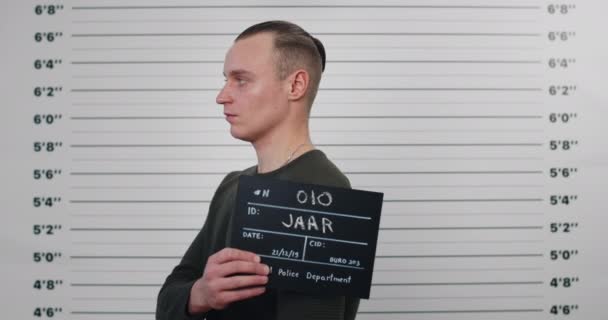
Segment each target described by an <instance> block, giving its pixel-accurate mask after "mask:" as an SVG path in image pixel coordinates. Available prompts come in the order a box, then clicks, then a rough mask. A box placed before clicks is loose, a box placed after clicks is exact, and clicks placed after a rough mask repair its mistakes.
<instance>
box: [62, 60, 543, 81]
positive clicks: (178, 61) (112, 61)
mask: <svg viewBox="0 0 608 320" xmlns="http://www.w3.org/2000/svg"><path fill="white" fill-rule="evenodd" d="M198 63H201V64H207V63H217V64H223V63H224V61H223V60H93V61H86V60H83V61H71V62H70V64H75V65H90V64H198ZM327 63H357V64H361V63H442V64H443V63H445V64H456V63H465V64H486V63H487V64H541V63H542V61H541V60H327ZM366 75H367V74H366ZM160 76H165V75H160ZM166 76H168V75H166ZM187 76H203V75H187ZM206 76H210V77H215V75H211V74H209V75H206ZM395 76H400V75H395Z"/></svg>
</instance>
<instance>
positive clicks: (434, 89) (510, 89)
mask: <svg viewBox="0 0 608 320" xmlns="http://www.w3.org/2000/svg"><path fill="white" fill-rule="evenodd" d="M220 90H221V88H103V89H102V88H83V89H71V90H70V91H71V92H79V93H91V92H197V91H200V92H207V91H213V92H219V91H220ZM319 90H320V91H467V92H470V91H482V92H488V91H499V92H539V91H543V89H542V88H450V87H445V88H432V87H429V88H394V87H393V88H319Z"/></svg>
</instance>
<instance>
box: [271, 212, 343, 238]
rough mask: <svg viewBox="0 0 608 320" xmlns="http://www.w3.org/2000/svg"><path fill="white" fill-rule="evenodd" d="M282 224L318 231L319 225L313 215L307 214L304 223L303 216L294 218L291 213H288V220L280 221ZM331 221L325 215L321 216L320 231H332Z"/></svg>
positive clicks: (288, 226)
mask: <svg viewBox="0 0 608 320" xmlns="http://www.w3.org/2000/svg"><path fill="white" fill-rule="evenodd" d="M281 223H282V224H283V226H285V227H286V228H293V229H300V230H308V231H312V230H315V231H319V225H318V224H317V219H316V218H315V216H309V217H308V219H306V223H304V217H303V216H296V218H295V219H294V215H293V214H292V213H290V214H289V222H285V221H281ZM332 224H333V222H332V221H331V220H329V219H327V218H325V217H322V218H321V232H323V233H324V234H325V232H326V231H329V232H334V229H333V227H332Z"/></svg>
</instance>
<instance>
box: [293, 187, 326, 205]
mask: <svg viewBox="0 0 608 320" xmlns="http://www.w3.org/2000/svg"><path fill="white" fill-rule="evenodd" d="M296 198H297V199H298V202H299V203H301V204H305V203H308V193H306V191H304V190H298V193H297V194H296ZM310 200H311V203H312V205H313V206H314V205H316V204H317V203H319V204H320V205H322V206H324V207H329V206H330V205H331V203H332V201H333V197H332V196H331V193H329V192H327V191H325V192H322V193H321V194H319V195H318V196H316V195H315V191H314V190H311V191H310Z"/></svg>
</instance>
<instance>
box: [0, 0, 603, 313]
mask: <svg viewBox="0 0 608 320" xmlns="http://www.w3.org/2000/svg"><path fill="white" fill-rule="evenodd" d="M607 13H608V4H607V3H606V2H605V1H599V0H596V1H541V0H538V1H536V0H502V1H498V0H484V1H481V0H449V1H447V0H443V1H442V0H425V1H413V0H412V1H410V0H399V1H397V0H394V1H389V0H383V1H363V0H357V1H329V0H327V1H313V2H311V1H275V0H266V1H257V0H256V1H194V0H176V1H162V0H122V1H118V0H86V1H85V0H73V1H62V0H57V1H46V2H45V1H30V0H24V1H16V0H9V1H4V2H3V6H2V10H1V11H0V14H1V15H2V19H1V20H0V21H1V22H0V34H1V35H2V43H3V45H2V59H0V61H1V62H0V63H1V64H2V73H1V78H0V79H1V81H2V82H1V85H0V88H1V89H0V90H1V94H2V110H3V112H4V114H3V116H2V117H0V119H1V120H0V121H2V130H3V134H2V135H1V136H0V137H1V138H0V140H1V141H2V150H3V153H2V155H3V162H2V163H3V170H2V192H1V193H0V194H1V195H2V206H3V208H2V217H3V221H4V229H3V230H2V232H1V233H0V234H1V237H2V241H1V242H0V243H1V244H0V248H2V262H1V263H0V265H1V266H2V276H3V278H2V283H3V286H2V290H1V291H0V292H1V294H2V301H3V302H4V304H3V308H2V312H3V317H4V318H7V319H11V318H14V319H82V320H87V319H91V320H93V319H96V320H97V319H121V320H122V319H125V320H143V319H147V320H148V319H154V310H155V305H156V296H157V293H158V291H159V289H160V286H161V284H162V283H163V281H164V279H165V277H166V276H167V275H168V274H169V273H170V271H171V269H172V268H173V267H174V266H175V265H176V264H177V263H178V262H179V260H180V258H181V257H182V255H183V253H184V252H185V250H186V248H187V247H188V245H189V244H190V243H191V241H192V240H193V239H194V237H195V235H196V234H197V233H198V231H199V230H200V228H201V227H202V225H203V222H204V219H205V217H206V216H207V210H208V206H209V201H210V199H211V197H212V195H213V193H214V191H215V188H216V187H217V185H218V184H219V183H220V181H221V180H222V178H223V177H224V176H225V175H226V174H227V173H228V172H230V171H234V170H242V169H244V168H247V167H250V166H252V165H255V164H256V157H255V154H254V151H253V149H252V148H251V146H250V145H248V144H247V143H245V142H242V141H238V140H235V139H233V138H232V137H231V136H230V134H229V130H228V129H229V126H228V124H227V123H226V121H225V120H224V118H223V108H222V106H218V105H216V104H215V97H216V95H217V93H218V92H219V89H220V88H221V86H222V85H223V81H222V80H223V76H222V68H223V59H224V55H225V53H226V51H227V50H228V48H229V47H230V45H231V43H232V42H233V40H234V38H235V37H236V35H237V34H238V33H240V32H241V31H242V30H244V29H245V28H246V27H248V26H250V25H252V24H254V23H257V22H261V21H264V20H271V19H283V20H289V21H293V22H295V23H297V24H299V25H301V26H302V27H304V28H305V29H306V30H308V31H310V32H311V33H312V34H313V35H315V36H316V37H318V38H319V39H320V40H321V41H322V42H323V43H324V44H325V47H326V51H327V67H326V71H325V72H324V76H323V80H322V83H321V86H320V90H319V94H318V95H317V98H316V101H315V104H314V106H313V108H312V114H311V123H310V126H311V132H312V139H313V142H314V143H315V145H316V147H317V148H319V149H321V150H323V151H324V152H325V153H326V154H327V155H328V157H329V158H330V159H331V160H332V161H334V162H335V163H336V164H337V166H338V167H339V168H340V169H341V170H342V171H343V172H344V173H345V174H346V175H347V176H348V178H349V179H350V182H351V184H352V187H353V188H354V189H360V190H373V191H376V192H379V193H383V194H384V199H383V200H384V201H383V204H382V220H381V223H380V231H379V235H378V243H377V249H376V258H375V263H374V271H373V277H372V285H371V291H370V299H369V300H362V301H361V305H360V308H359V313H358V316H357V319H364V320H366V319H388V320H396V319H407V320H411V319H449V320H463V319H467V320H470V319H499V320H510V319H529V320H531V319H534V320H537V319H605V318H607V316H608V310H607V309H606V306H605V303H604V301H603V300H604V296H605V292H606V289H607V288H608V280H606V277H605V275H604V273H605V272H604V270H607V268H608V265H607V264H608V263H607V262H608V257H606V253H605V250H604V248H603V244H604V243H606V241H607V240H608V239H607V238H606V225H607V224H606V222H607V219H606V216H605V213H606V212H607V210H606V209H608V208H607V205H606V203H607V202H606V197H605V195H604V193H605V190H606V189H607V183H606V179H608V168H607V165H608V154H607V150H608V148H607V146H606V138H605V137H606V134H605V133H606V130H605V129H604V128H603V127H605V125H604V124H605V122H606V118H607V117H608V112H607V111H606V110H607V109H606V105H607V103H608V93H606V90H605V88H604V87H605V84H604V83H605V79H604V76H605V74H606V71H607V70H608V62H607V61H606V57H608V48H607V46H608V45H607V44H606V42H605V41H603V40H602V31H604V30H605V29H606V14H607ZM254 318H255V316H254V315H252V319H254Z"/></svg>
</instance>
